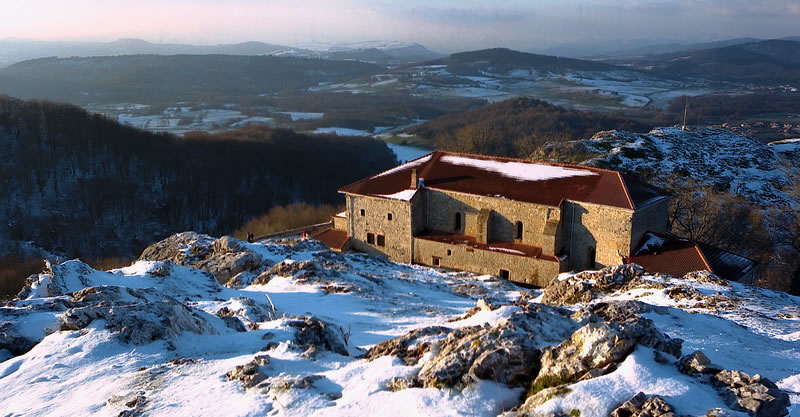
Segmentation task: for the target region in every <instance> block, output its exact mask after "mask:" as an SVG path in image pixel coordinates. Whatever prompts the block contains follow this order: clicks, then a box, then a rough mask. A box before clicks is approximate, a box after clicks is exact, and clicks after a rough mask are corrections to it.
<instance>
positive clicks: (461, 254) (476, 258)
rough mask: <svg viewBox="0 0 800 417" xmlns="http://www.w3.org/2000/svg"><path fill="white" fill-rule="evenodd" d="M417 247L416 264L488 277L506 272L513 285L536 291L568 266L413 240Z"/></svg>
mask: <svg viewBox="0 0 800 417" xmlns="http://www.w3.org/2000/svg"><path fill="white" fill-rule="evenodd" d="M414 247H415V250H414V263H415V264H420V265H427V266H433V267H441V268H450V269H456V270H462V271H470V272H476V273H479V274H488V275H500V270H501V269H503V270H506V271H508V272H509V279H510V280H511V281H515V282H520V283H523V284H528V285H535V286H537V287H544V286H546V285H547V284H548V283H549V282H550V280H552V279H553V278H555V277H556V276H557V275H558V274H559V272H561V271H562V270H566V268H567V265H566V262H563V263H559V262H554V261H549V260H544V259H538V258H533V257H528V256H520V255H513V254H509V253H503V252H497V251H491V250H484V249H476V248H472V247H469V246H466V245H453V244H448V243H443V242H435V241H431V240H425V239H414ZM433 257H437V258H439V265H435V262H434V261H433Z"/></svg>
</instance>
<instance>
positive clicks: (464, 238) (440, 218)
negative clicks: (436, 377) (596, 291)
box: [315, 151, 669, 286]
mask: <svg viewBox="0 0 800 417" xmlns="http://www.w3.org/2000/svg"><path fill="white" fill-rule="evenodd" d="M339 192H340V193H342V194H344V195H345V200H346V210H345V211H344V212H343V213H339V214H338V215H336V216H335V217H334V219H333V226H334V227H333V228H332V229H329V230H327V231H324V232H322V233H320V234H317V235H315V237H316V238H317V239H319V240H322V241H323V242H325V243H327V244H328V245H329V246H331V247H332V248H333V249H336V250H346V249H354V250H358V251H363V252H369V253H375V254H382V255H385V256H388V257H389V258H390V259H392V260H394V261H398V262H405V263H412V264H420V265H427V266H434V267H443V268H451V269H457V270H465V271H471V272H476V273H485V274H493V275H499V276H501V277H504V278H507V279H510V280H512V281H516V282H520V283H525V284H530V285H535V286H544V285H546V284H547V282H548V281H549V280H551V279H553V278H554V277H555V276H556V275H558V273H559V272H564V271H569V270H585V269H596V268H601V267H603V266H606V265H616V264H620V263H623V262H624V261H625V260H626V259H629V257H630V256H631V255H632V254H633V252H634V249H635V248H634V245H636V244H637V243H639V242H640V241H642V239H643V237H644V236H645V233H647V232H656V233H665V232H666V228H667V208H668V203H669V195H668V194H667V193H666V192H664V191H662V190H660V189H658V188H656V187H653V186H650V185H648V184H645V183H643V182H641V181H638V180H636V179H634V178H631V177H628V176H626V175H623V174H621V173H619V172H616V171H610V170H604V169H599V168H592V167H585V166H578V165H565V164H556V163H549V162H532V161H524V160H517V159H507V158H496V157H487V156H479V155H465V154H456V153H450V152H442V151H436V152H433V153H431V154H429V155H426V156H424V157H421V158H419V159H416V160H414V161H411V162H408V163H406V164H403V165H400V166H398V167H396V168H393V169H390V170H388V171H385V172H382V173H379V174H377V175H375V176H372V177H369V178H366V179H363V180H361V181H358V182H356V183H353V184H350V185H347V186H345V187H343V188H342V189H340V190H339Z"/></svg>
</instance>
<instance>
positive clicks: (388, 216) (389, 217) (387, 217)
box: [386, 213, 392, 221]
mask: <svg viewBox="0 0 800 417" xmlns="http://www.w3.org/2000/svg"><path fill="white" fill-rule="evenodd" d="M386 219H388V220H389V221H391V220H392V213H389V214H387V215H386Z"/></svg>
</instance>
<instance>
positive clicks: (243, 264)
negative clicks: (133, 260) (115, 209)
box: [138, 232, 263, 283]
mask: <svg viewBox="0 0 800 417" xmlns="http://www.w3.org/2000/svg"><path fill="white" fill-rule="evenodd" d="M138 260H140V261H142V260H146V261H167V260H169V261H172V262H174V263H176V264H178V265H183V266H191V267H194V268H198V269H204V270H206V271H209V272H211V273H212V274H213V275H214V277H215V278H216V279H217V281H218V282H220V283H226V282H228V281H229V280H230V279H231V278H233V277H234V276H236V275H238V274H240V273H241V272H245V271H251V270H254V269H257V268H259V267H260V266H261V264H262V261H263V259H262V258H261V255H259V254H258V253H256V252H254V251H252V250H250V249H249V248H248V247H247V244H246V243H244V242H242V241H240V240H238V239H234V238H232V237H230V236H223V237H221V238H219V239H216V240H214V239H213V238H212V237H210V236H207V235H202V234H198V233H195V232H184V233H178V234H175V235H172V236H170V237H168V238H166V239H164V240H162V241H160V242H156V243H154V244H152V245H150V246H148V247H147V248H145V250H144V251H143V252H142V254H141V256H139V259H138Z"/></svg>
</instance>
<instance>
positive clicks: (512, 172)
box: [441, 155, 597, 181]
mask: <svg viewBox="0 0 800 417" xmlns="http://www.w3.org/2000/svg"><path fill="white" fill-rule="evenodd" d="M441 161H442V162H446V163H450V164H453V165H464V166H469V167H473V168H478V169H482V170H484V171H491V172H496V173H498V174H500V175H503V176H505V177H509V178H514V179H516V180H519V181H546V180H552V179H557V178H569V177H580V176H589V175H597V173H595V172H592V171H590V170H588V169H575V168H565V167H561V166H556V165H545V164H538V163H531V162H516V161H500V160H490V159H477V158H469V157H465V156H456V155H445V156H442V158H441Z"/></svg>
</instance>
